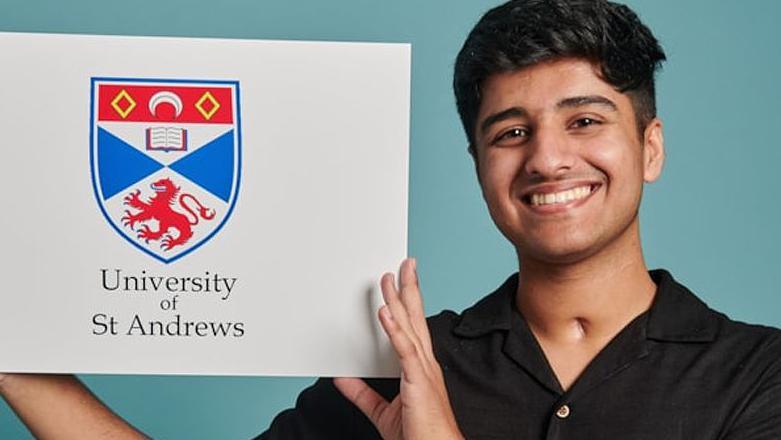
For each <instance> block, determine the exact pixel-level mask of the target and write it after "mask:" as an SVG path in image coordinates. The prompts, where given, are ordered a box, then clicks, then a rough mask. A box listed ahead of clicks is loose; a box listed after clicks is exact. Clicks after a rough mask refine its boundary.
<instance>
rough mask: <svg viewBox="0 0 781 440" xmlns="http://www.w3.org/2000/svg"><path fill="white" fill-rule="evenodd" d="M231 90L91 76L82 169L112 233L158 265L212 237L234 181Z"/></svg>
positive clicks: (234, 85) (235, 124)
mask: <svg viewBox="0 0 781 440" xmlns="http://www.w3.org/2000/svg"><path fill="white" fill-rule="evenodd" d="M239 98H240V95H239V83H238V82H237V81H218V80H170V79H169V80H158V79H128V78H92V81H91V111H90V165H91V172H92V184H93V188H94V192H95V197H96V199H97V202H98V206H99V207H100V210H101V212H102V213H103V215H104V216H105V218H106V220H108V223H109V224H110V225H111V226H112V228H113V229H114V230H115V231H116V232H117V233H118V234H119V235H120V236H121V237H122V238H123V239H124V240H126V241H127V242H128V243H130V244H132V245H133V246H134V247H136V248H137V249H140V250H141V251H143V252H144V253H146V254H148V255H150V256H152V257H154V258H156V259H157V260H159V261H161V262H163V263H171V262H174V261H176V260H178V259H179V258H182V257H183V256H185V255H187V254H189V253H191V252H194V251H196V250H197V249H198V248H200V247H201V246H203V245H204V244H206V242H208V241H209V240H211V239H213V238H214V237H215V236H217V233H218V232H220V230H221V229H222V227H223V226H224V225H225V223H226V222H227V221H228V219H229V218H230V216H231V213H232V212H233V208H234V206H235V205H236V198H237V195H238V191H239V182H240V176H241V123H240V121H241V117H240V116H241V115H240V105H239Z"/></svg>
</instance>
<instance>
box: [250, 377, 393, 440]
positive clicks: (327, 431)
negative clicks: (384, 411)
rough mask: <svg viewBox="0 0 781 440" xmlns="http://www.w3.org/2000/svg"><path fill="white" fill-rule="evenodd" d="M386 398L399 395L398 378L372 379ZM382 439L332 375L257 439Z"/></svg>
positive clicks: (373, 383)
mask: <svg viewBox="0 0 781 440" xmlns="http://www.w3.org/2000/svg"><path fill="white" fill-rule="evenodd" d="M366 382H367V383H368V384H369V386H371V387H372V388H374V389H375V390H377V392H379V393H380V394H382V395H383V396H384V397H385V398H386V399H389V398H392V397H394V396H395V395H396V394H398V380H395V379H370V380H367V381H366ZM299 439H300V440H304V439H306V440H330V439H345V440H349V439H356V440H358V439H360V440H364V439H366V440H370V439H371V440H374V439H380V435H379V433H377V430H376V429H375V428H374V426H373V425H372V424H371V422H370V421H369V419H367V418H366V417H365V416H364V415H363V413H361V412H360V411H359V410H358V408H356V407H355V406H354V405H353V404H352V403H350V401H348V400H347V399H345V398H344V396H342V394H341V393H340V392H339V390H337V389H336V387H335V386H334V383H333V380H332V379H330V378H321V379H318V380H317V382H315V383H314V385H312V386H311V387H309V388H307V389H305V390H304V391H302V392H301V394H299V395H298V399H296V406H295V407H294V408H291V409H287V410H285V411H282V412H281V413H279V414H278V415H277V416H276V417H275V418H274V420H273V421H272V422H271V426H269V428H268V430H267V431H266V432H264V433H262V434H260V435H259V436H258V437H256V438H255V440H299Z"/></svg>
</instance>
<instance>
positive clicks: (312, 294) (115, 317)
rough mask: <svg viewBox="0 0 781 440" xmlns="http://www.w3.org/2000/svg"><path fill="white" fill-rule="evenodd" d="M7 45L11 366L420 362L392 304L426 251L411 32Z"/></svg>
mask: <svg viewBox="0 0 781 440" xmlns="http://www.w3.org/2000/svg"><path fill="white" fill-rule="evenodd" d="M0 54H2V65H3V67H2V69H0V90H2V92H1V93H0V97H1V99H0V132H2V134H3V135H2V141H0V142H1V143H2V146H1V148H2V152H3V158H2V160H1V161H0V187H1V188H2V190H3V198H2V201H3V203H2V205H3V208H4V209H3V211H4V213H3V215H2V216H0V230H2V231H3V232H2V233H3V236H4V238H3V240H2V247H1V248H0V271H1V273H0V279H2V288H1V289H0V353H2V355H0V371H7V372H69V373H132V374H208V375H305V376H313V375H314V376H379V377H384V376H395V375H397V374H398V366H397V364H396V363H395V360H394V356H393V355H392V353H391V351H390V347H389V345H388V343H387V340H386V338H385V336H384V334H383V333H382V331H381V329H380V328H379V325H378V324H377V322H376V318H375V316H376V310H377V308H378V306H379V302H380V296H379V292H378V285H377V282H378V279H379V277H380V275H381V274H382V273H383V272H385V271H391V270H395V269H396V268H397V267H398V264H399V262H400V261H401V259H402V258H404V256H405V255H406V245H407V189H408V187H407V185H408V183H407V182H408V150H409V147H408V138H409V87H410V86H409V84H410V78H409V76H410V47H409V45H405V44H377V43H321V42H285V41H247V40H219V39H194V38H192V39H185V38H151V37H106V36H82V35H46V34H20V33H0ZM201 208H203V209H201ZM196 217H197V223H196ZM194 223H195V224H194ZM112 322H113V324H112Z"/></svg>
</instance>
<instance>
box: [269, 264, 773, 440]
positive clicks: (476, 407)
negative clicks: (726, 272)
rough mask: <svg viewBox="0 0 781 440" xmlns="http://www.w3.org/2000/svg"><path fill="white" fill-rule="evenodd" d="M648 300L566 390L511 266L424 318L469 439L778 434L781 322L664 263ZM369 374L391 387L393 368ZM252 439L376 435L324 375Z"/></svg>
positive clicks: (394, 386) (694, 439) (730, 438)
mask: <svg viewBox="0 0 781 440" xmlns="http://www.w3.org/2000/svg"><path fill="white" fill-rule="evenodd" d="M651 276H652V278H653V279H654V282H655V283H656V284H657V286H658V288H657V293H656V297H655V298H654V302H653V305H652V306H651V308H650V310H649V311H647V312H645V313H643V314H642V315H640V316H638V317H637V318H636V319H635V320H634V321H632V322H631V323H630V324H629V325H627V326H626V327H625V328H624V329H623V330H622V331H621V332H620V333H619V334H618V335H617V336H616V337H615V338H614V339H613V340H612V341H611V342H610V343H609V344H608V345H607V346H606V347H605V348H604V349H603V350H602V351H601V352H600V353H599V354H598V355H597V356H596V357H595V358H594V360H593V361H592V362H591V363H590V364H589V365H588V367H587V368H586V369H585V371H584V372H583V373H582V374H581V376H580V377H579V378H578V379H577V381H576V382H575V383H574V384H573V385H572V386H571V387H570V389H569V390H567V391H566V392H564V391H563V390H562V387H561V385H560V384H559V382H558V380H557V379H556V376H555V375H554V373H553V370H552V369H551V367H550V365H549V364H548V362H547V360H546V359H545V356H544V354H543V352H542V349H541V348H540V346H539V344H538V343H537V340H536V339H535V338H534V335H533V334H532V332H531V331H530V330H529V328H528V326H527V325H526V323H525V321H524V319H523V317H522V316H521V315H520V314H519V313H518V311H517V309H516V308H515V307H514V295H515V291H516V288H517V285H518V277H517V275H514V276H512V277H510V278H509V279H508V280H507V281H506V282H505V283H504V284H503V285H502V286H501V287H499V288H498V289H497V290H496V291H495V292H493V293H491V294H490V295H488V296H487V297H485V298H483V299H482V300H481V301H479V302H478V303H477V304H475V305H474V306H472V307H471V308H469V309H467V310H465V311H464V312H463V313H462V314H461V315H458V314H456V313H453V312H450V311H445V312H442V313H440V314H439V315H436V316H433V317H431V318H429V320H428V323H429V327H430V329H431V335H432V340H433V344H434V351H435V355H436V357H437V360H438V361H439V362H440V365H441V366H442V370H443V373H444V376H445V381H446V385H447V389H448V393H449V396H450V401H451V403H452V406H453V411H454V412H455V416H456V419H457V420H458V424H459V427H460V428H461V431H462V432H463V433H464V435H465V436H466V438H467V439H470V440H472V439H474V440H479V439H594V440H596V439H609V440H616V439H632V440H641V439H649V440H651V439H653V440H675V439H685V440H700V439H713V440H716V439H720V440H760V439H763V440H764V439H767V440H771V439H772V440H779V439H781V331H779V330H778V329H774V328H770V327H763V326H758V325H748V324H744V323H739V322H735V321H732V320H730V319H728V318H727V317H726V316H725V315H723V314H721V313H718V312H715V311H713V310H711V309H709V308H708V307H707V306H706V305H705V304H704V303H703V302H702V301H700V300H699V299H698V298H697V297H695V296H694V294H692V293H691V292H690V291H689V290H688V289H686V288H685V287H684V286H682V285H680V284H678V283H677V282H676V281H675V280H674V279H673V278H672V276H670V274H669V273H667V272H665V271H662V270H659V271H652V272H651ZM368 382H369V384H370V385H371V386H372V387H374V388H375V389H377V390H378V391H379V392H380V393H381V394H383V395H384V396H386V397H387V398H392V397H393V396H395V395H396V394H398V380H395V379H375V380H369V381H368ZM258 438H260V439H375V438H379V435H378V434H377V432H376V431H375V429H374V428H373V427H372V425H371V423H370V422H369V421H368V419H366V418H365V417H364V416H363V415H362V414H361V413H360V412H359V411H358V410H357V409H356V408H355V407H353V406H352V404H350V403H349V402H348V401H347V400H346V399H344V398H343V397H342V396H341V394H340V393H339V392H338V391H337V390H336V388H335V387H334V386H333V383H332V381H331V380H330V379H320V380H318V381H317V383H315V384H314V385H313V386H312V387H310V388H308V389H306V390H304V391H303V392H302V393H301V394H300V395H299V397H298V400H297V402H296V407H295V408H294V409H290V410H287V411H284V412H282V413H280V414H279V415H278V416H277V417H276V418H275V419H274V421H273V422H272V424H271V427H270V428H269V430H268V431H267V432H265V433H264V434H261V436H260V437H258Z"/></svg>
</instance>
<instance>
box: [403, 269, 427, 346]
mask: <svg viewBox="0 0 781 440" xmlns="http://www.w3.org/2000/svg"><path fill="white" fill-rule="evenodd" d="M399 281H400V285H401V286H400V287H401V289H400V292H399V297H400V299H401V302H402V304H404V308H405V309H406V310H407V314H408V315H409V319H410V324H411V325H412V328H413V329H414V331H415V334H416V335H417V336H418V339H419V340H420V342H421V344H422V345H423V347H424V348H425V349H426V350H427V352H428V353H431V351H432V350H431V336H430V335H429V332H428V325H427V324H426V313H425V311H424V310H423V299H422V298H421V295H420V284H419V282H418V273H417V262H416V261H415V259H413V258H408V259H406V260H405V261H404V262H403V263H402V265H401V273H400V276H399Z"/></svg>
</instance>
